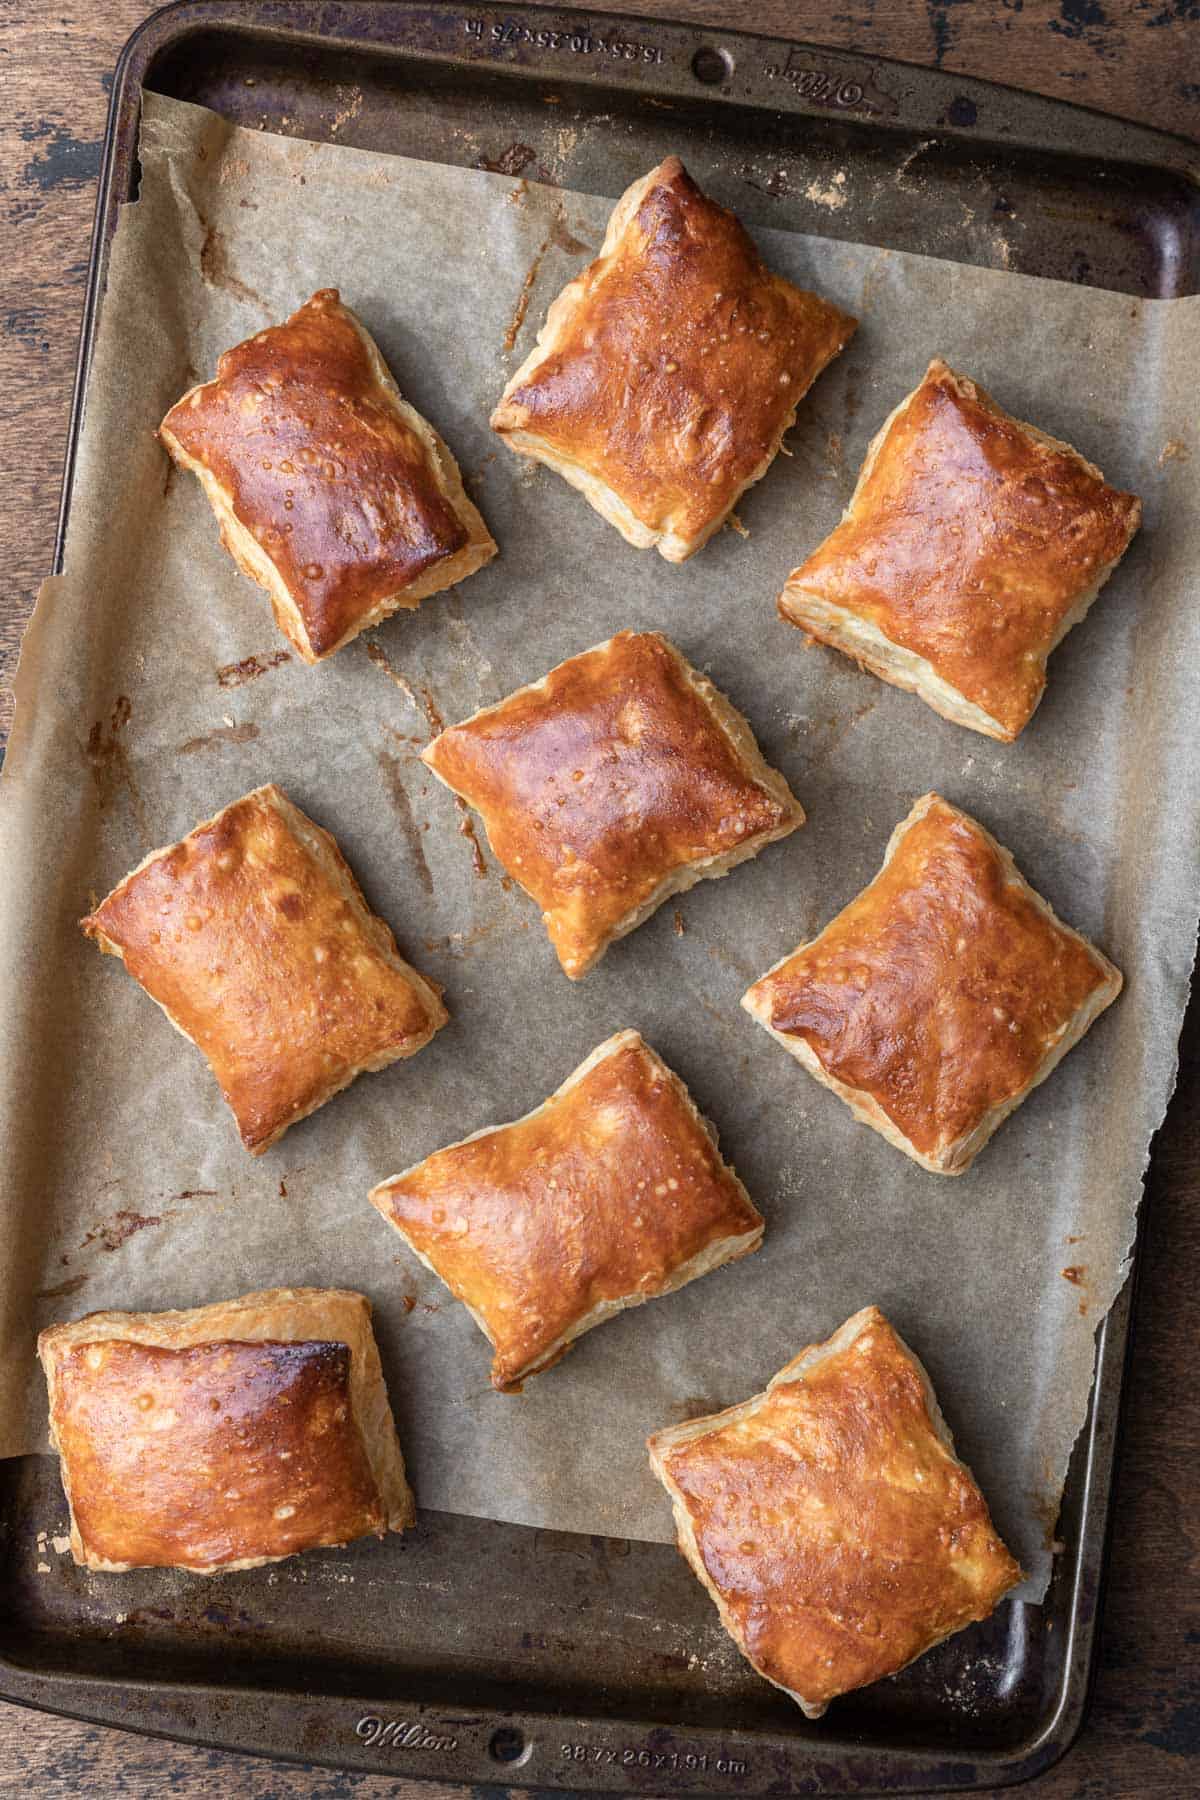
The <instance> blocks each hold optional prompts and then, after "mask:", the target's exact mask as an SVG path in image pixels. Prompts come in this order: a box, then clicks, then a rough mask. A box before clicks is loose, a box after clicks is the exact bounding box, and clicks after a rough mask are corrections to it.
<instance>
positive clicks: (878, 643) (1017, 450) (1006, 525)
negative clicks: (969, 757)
mask: <svg viewBox="0 0 1200 1800" xmlns="http://www.w3.org/2000/svg"><path fill="white" fill-rule="evenodd" d="M1141 511H1142V509H1141V502H1140V501H1139V500H1138V499H1137V498H1136V496H1135V495H1133V494H1122V493H1119V492H1118V491H1117V490H1116V489H1115V488H1111V487H1109V486H1107V484H1106V483H1105V480H1104V477H1103V475H1101V473H1100V471H1099V469H1097V468H1094V467H1093V465H1092V464H1091V463H1090V462H1087V461H1085V459H1084V458H1083V457H1082V456H1080V455H1079V453H1078V451H1076V450H1072V448H1071V446H1070V445H1069V444H1062V443H1059V441H1058V440H1057V439H1056V438H1052V437H1047V436H1046V434H1045V432H1043V431H1039V430H1038V429H1037V428H1036V426H1033V425H1025V424H1022V422H1021V421H1020V420H1019V419H1011V418H1009V416H1008V414H1007V413H1005V412H1001V410H1000V408H999V407H998V406H997V405H996V403H995V401H994V400H993V399H992V398H991V396H990V395H988V394H985V393H984V391H983V389H982V388H980V387H976V385H975V383H974V382H973V381H968V380H967V378H966V376H965V375H957V374H955V372H954V370H953V369H951V368H948V367H947V366H946V364H945V363H944V362H942V361H941V359H940V358H937V357H935V358H934V360H933V362H931V363H930V365H929V367H928V369H927V370H926V372H925V376H924V379H923V380H922V382H921V384H920V386H919V387H918V388H917V389H916V390H915V392H914V393H912V394H910V395H909V396H908V398H907V399H906V400H902V401H901V403H900V405H899V406H898V407H897V408H896V410H895V412H893V413H892V414H891V416H890V417H889V418H888V419H886V420H885V422H884V424H883V428H882V429H881V430H880V432H879V433H878V435H877V436H876V438H875V440H874V442H873V443H872V444H871V447H870V449H869V450H868V452H867V458H866V461H865V462H864V463H863V466H862V473H861V474H860V475H859V478H858V486H857V487H856V488H855V490H854V493H853V495H852V497H851V500H850V505H849V506H848V507H847V509H846V512H845V514H844V516H843V518H842V522H841V524H840V525H838V526H837V528H836V529H835V530H834V531H833V532H832V533H831V535H830V536H829V537H827V538H826V539H825V542H824V543H823V544H822V545H820V547H819V548H818V549H816V550H814V552H813V554H812V555H811V556H810V557H809V558H808V560H807V562H804V563H802V564H801V565H800V567H799V568H798V569H794V570H793V571H792V573H791V575H790V576H789V577H788V581H787V585H786V587H785V588H784V590H783V592H782V594H781V595H780V597H779V611H780V613H781V614H782V616H783V617H784V618H785V619H788V620H790V622H791V623H792V624H793V625H799V626H800V628H801V630H802V631H805V632H807V633H808V635H809V637H813V638H819V639H820V640H821V641H822V642H823V643H826V644H832V645H833V646H834V648H835V649H838V650H844V651H845V652H846V654H847V655H848V656H852V657H853V658H854V659H855V661H856V662H859V663H862V664H863V665H865V667H866V668H868V669H871V670H872V671H873V672H874V673H875V674H876V675H880V676H882V678H883V679H884V681H890V682H891V683H892V684H893V685H894V686H895V687H901V688H908V689H909V690H910V691H911V692H913V693H915V694H919V695H920V696H921V698H922V700H925V701H927V702H928V703H929V705H930V706H932V707H933V708H934V710H935V712H939V713H941V714H942V715H943V717H944V718H947V719H952V720H954V722H955V723H956V724H958V725H967V726H969V727H970V728H971V730H972V731H981V732H984V733H985V734H986V735H987V736H988V737H993V738H1000V739H1002V740H1003V741H1004V742H1006V743H1011V741H1012V739H1013V738H1015V737H1016V736H1017V734H1018V732H1019V731H1020V730H1021V729H1022V727H1023V726H1025V725H1026V724H1028V722H1029V719H1030V717H1031V716H1032V714H1033V712H1034V709H1035V708H1036V706H1037V704H1038V701H1039V700H1040V699H1041V697H1042V692H1043V690H1044V688H1045V686H1046V658H1047V657H1048V656H1049V654H1050V652H1051V651H1052V650H1053V649H1054V647H1055V645H1056V644H1057V643H1058V642H1059V641H1060V639H1061V638H1063V637H1065V636H1066V634H1067V632H1068V631H1069V630H1070V629H1071V627H1072V625H1077V624H1078V623H1079V621H1080V620H1081V619H1082V618H1083V616H1084V614H1085V613H1086V612H1087V610H1088V607H1089V606H1090V605H1091V604H1092V601H1093V600H1094V599H1095V598H1096V595H1097V594H1098V593H1099V592H1100V589H1101V588H1102V587H1103V586H1104V583H1105V582H1106V581H1107V580H1108V578H1109V576H1110V575H1111V574H1112V572H1113V570H1114V569H1115V568H1116V566H1117V564H1118V562H1120V560H1121V558H1122V556H1123V555H1124V554H1125V551H1126V548H1127V547H1128V544H1129V541H1130V539H1131V538H1132V537H1133V534H1134V532H1135V531H1136V530H1137V528H1138V524H1139V522H1140V520H1141Z"/></svg>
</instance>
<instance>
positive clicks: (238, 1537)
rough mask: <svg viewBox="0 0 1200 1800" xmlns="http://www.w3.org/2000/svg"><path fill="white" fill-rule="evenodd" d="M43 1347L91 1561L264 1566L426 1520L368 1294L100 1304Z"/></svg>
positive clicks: (75, 1513)
mask: <svg viewBox="0 0 1200 1800" xmlns="http://www.w3.org/2000/svg"><path fill="white" fill-rule="evenodd" d="M38 1355H39V1356H40V1357H41V1360H42V1365H43V1368H44V1369H45V1373H46V1382H47V1386H48V1388H49V1395H50V1433H51V1438H52V1440H53V1443H54V1447H55V1449H56V1450H57V1451H58V1453H59V1456H60V1458H61V1468H62V1479H63V1487H64V1489H65V1490H66V1495H67V1500H68V1502H69V1504H70V1509H71V1552H72V1554H73V1556H74V1558H75V1561H76V1562H77V1563H82V1564H84V1565H85V1566H86V1567H87V1568H89V1569H103V1570H118V1571H119V1570H124V1569H133V1568H152V1567H153V1568H159V1567H167V1568H177V1569H188V1570H191V1571H192V1572H194V1573H196V1574H213V1573H215V1572H217V1571H219V1570H224V1569H252V1568H256V1567H257V1566H258V1565H259V1564H260V1563H267V1562H276V1561H278V1560H279V1558H280V1557H284V1556H293V1555H295V1554H296V1552H297V1551H300V1550H311V1549H313V1548H315V1547H316V1546H317V1545H321V1544H344V1543H347V1542H348V1541H349V1540H350V1539H351V1538H357V1537H362V1536H363V1535H364V1534H365V1533H367V1532H374V1533H376V1535H377V1536H380V1537H382V1536H383V1534H384V1532H385V1531H402V1530H403V1529H404V1527H405V1526H407V1525H411V1524H412V1523H413V1521H414V1518H415V1511H414V1507H413V1499H412V1494H411V1493H410V1491H409V1487H408V1483H407V1481H406V1479H405V1474H404V1461H403V1458H402V1457H401V1454H400V1446H399V1443H398V1442H397V1439H396V1430H395V1426H394V1424H393V1422H392V1413H391V1408H390V1406H389V1405H388V1397H387V1391H386V1389H385V1388H384V1384H383V1373H382V1370H381V1369H380V1366H379V1352H378V1350H377V1349H376V1347H375V1338H374V1334H373V1332H372V1330H371V1308H370V1304H369V1302H368V1301H367V1300H365V1299H364V1298H363V1296H362V1295H361V1294H355V1293H350V1292H346V1291H344V1290H341V1289H336V1288H271V1289H268V1290H267V1291H266V1292H263V1293H257V1294H246V1295H244V1296H243V1297H242V1298H241V1299H238V1300H221V1301H218V1302H217V1303H216V1304H214V1305H212V1306H198V1307H194V1308H193V1309H192V1310H190V1311H188V1312H162V1313H120V1312H101V1313H91V1314H89V1315H88V1317H87V1318H84V1319H77V1320H76V1321H75V1322H74V1323H73V1324H70V1325H54V1326H52V1327H51V1328H50V1329H49V1330H48V1331H43V1332H42V1334H41V1336H40V1338H39V1339H38Z"/></svg>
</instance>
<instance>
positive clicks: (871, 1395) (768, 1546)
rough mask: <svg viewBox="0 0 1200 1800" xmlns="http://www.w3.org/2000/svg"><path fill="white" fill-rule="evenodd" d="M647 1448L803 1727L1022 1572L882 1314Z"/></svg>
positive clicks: (979, 1607)
mask: <svg viewBox="0 0 1200 1800" xmlns="http://www.w3.org/2000/svg"><path fill="white" fill-rule="evenodd" d="M648 1447H649V1450H650V1460H651V1463H652V1465H653V1468H654V1471H655V1473H656V1475H657V1476H658V1477H659V1480H660V1481H661V1482H662V1483H663V1485H664V1487H665V1488H666V1490H667V1492H668V1493H669V1494H670V1496H671V1500H672V1503H673V1505H674V1510H675V1526H676V1530H677V1533H678V1538H679V1547H680V1549H681V1550H682V1551H683V1553H684V1555H685V1556H686V1557H687V1559H688V1561H689V1563H690V1564H691V1566H692V1568H693V1569H694V1570H695V1572H696V1575H697V1576H698V1577H699V1579H700V1581H701V1582H703V1584H704V1586H705V1587H706V1588H707V1589H708V1591H709V1593H710V1594H711V1595H712V1597H713V1599H714V1600H715V1601H716V1604H717V1608H718V1611H719V1612H720V1615H721V1622H722V1624H723V1625H724V1626H725V1629H726V1631H728V1633H729V1635H730V1636H731V1637H732V1638H733V1641H734V1643H735V1644H736V1645H737V1647H738V1649H739V1650H740V1651H741V1653H742V1655H743V1656H744V1657H745V1658H746V1660H747V1661H748V1662H749V1663H751V1664H752V1666H753V1667H754V1668H755V1669H757V1670H758V1673H759V1674H760V1675H763V1676H765V1677H766V1679H767V1680H768V1681H770V1682H773V1683H774V1685H775V1686H776V1687H779V1688H782V1689H783V1690H784V1692H785V1693H787V1694H790V1695H791V1697H792V1699H793V1700H795V1701H796V1702H797V1704H798V1705H799V1706H800V1707H801V1708H802V1709H803V1711H804V1712H805V1713H806V1714H807V1716H808V1717H809V1718H810V1719H815V1718H819V1717H820V1715H821V1714H822V1713H823V1712H824V1711H825V1709H826V1707H827V1706H828V1705H829V1702H830V1701H831V1700H833V1699H836V1697H837V1696H838V1695H839V1694H845V1693H848V1692H849V1691H850V1690H851V1689H853V1688H859V1687H864V1686H866V1684H867V1683H868V1682H872V1681H878V1680H880V1679H881V1677H883V1676H885V1675H894V1674H895V1673H896V1671H897V1670H898V1669H902V1668H904V1666H905V1664H906V1663H910V1662H912V1661H913V1659H914V1658H915V1657H918V1656H921V1655H923V1654H924V1652H925V1651H926V1650H930V1649H932V1647H933V1646H934V1644H938V1643H940V1642H941V1641H942V1639H943V1638H947V1637H950V1636H951V1635H952V1634H953V1633H954V1632H956V1631H961V1630H962V1628H963V1627H964V1626H965V1625H969V1624H971V1623H972V1622H973V1621H974V1620H976V1619H986V1618H987V1616H988V1614H989V1613H990V1612H991V1611H992V1610H993V1608H994V1607H995V1605H996V1603H997V1601H998V1600H999V1599H1000V1598H1001V1597H1002V1595H1004V1594H1005V1593H1006V1592H1007V1591H1008V1590H1009V1589H1010V1588H1011V1587H1013V1586H1015V1585H1016V1583H1017V1582H1018V1581H1020V1579H1021V1570H1020V1568H1019V1567H1018V1566H1017V1564H1016V1563H1015V1562H1014V1561H1013V1559H1012V1557H1011V1556H1010V1555H1009V1553H1008V1551H1007V1550H1006V1549H1005V1547H1004V1545H1003V1544H1002V1543H1001V1542H1000V1539H999V1538H998V1537H997V1535H996V1531H995V1527H994V1526H993V1524H992V1521H991V1519H990V1517H989V1516H988V1509H987V1506H986V1504H985V1502H984V1499H983V1496H982V1494H981V1493H980V1492H979V1489H978V1487H977V1486H976V1485H975V1482H974V1480H973V1478H972V1476H971V1472H970V1470H969V1469H968V1468H966V1467H965V1466H964V1464H962V1463H961V1462H959V1460H958V1458H957V1457H956V1456H955V1454H954V1444H953V1439H952V1438H951V1436H950V1433H949V1431H948V1430H947V1428H946V1424H945V1421H944V1420H943V1418H942V1415H941V1412H940V1411H939V1409H938V1404H937V1401H936V1399H935V1398H934V1394H933V1390H932V1388H931V1387H930V1384H929V1378H928V1376H927V1375H926V1373H925V1371H924V1369H923V1368H922V1367H921V1365H920V1363H919V1362H918V1361H917V1359H916V1357H915V1356H914V1355H913V1353H912V1351H911V1350H909V1349H908V1347H907V1345H905V1344H904V1343H903V1342H902V1341H901V1340H900V1338H899V1337H898V1336H897V1335H896V1333H895V1331H893V1329H892V1327H891V1326H890V1325H889V1324H888V1321H887V1320H886V1319H885V1318H884V1316H883V1314H882V1313H881V1312H880V1310H879V1308H878V1307H876V1306H868V1307H866V1308H864V1310H863V1311H862V1312H859V1313H856V1314H855V1315H854V1317H853V1318H851V1319H848V1320H847V1321H846V1323H845V1324H844V1325H843V1326H842V1327H841V1329H840V1330H839V1331H837V1332H835V1333H834V1335H833V1336H832V1337H831V1338H830V1339H829V1340H828V1341H827V1342H826V1343H824V1344H816V1345H811V1346H810V1347H809V1348H808V1349H806V1350H802V1351H801V1352H800V1354H799V1356H797V1357H795V1358H794V1359H793V1360H792V1361H791V1362H790V1363H788V1364H787V1366H786V1368H783V1369H781V1370H780V1371H779V1373H778V1375H776V1376H775V1377H774V1379H773V1380H772V1381H771V1383H770V1384H769V1386H768V1387H767V1389H766V1391H765V1392H764V1393H761V1394H758V1395H756V1396H755V1398H754V1399H753V1400H747V1401H746V1402H745V1403H744V1404H743V1405H741V1406H734V1407H731V1408H730V1409H729V1410H728V1411H727V1412H722V1413H717V1414H715V1415H714V1416H713V1417H711V1418H707V1419H690V1420H688V1421H687V1423H685V1424H683V1425H676V1426H673V1427H671V1428H670V1429H668V1430H666V1431H660V1432H658V1433H657V1434H656V1435H655V1436H654V1437H652V1438H650V1439H649V1444H648Z"/></svg>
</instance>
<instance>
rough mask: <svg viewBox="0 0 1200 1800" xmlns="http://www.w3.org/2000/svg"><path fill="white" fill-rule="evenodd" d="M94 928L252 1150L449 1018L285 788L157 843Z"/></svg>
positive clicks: (259, 791)
mask: <svg viewBox="0 0 1200 1800" xmlns="http://www.w3.org/2000/svg"><path fill="white" fill-rule="evenodd" d="M82 925H83V929H84V931H85V932H86V933H87V935H88V936H89V937H91V938H94V939H95V941H96V943H97V944H99V946H100V948H101V949H102V950H103V951H105V952H107V954H108V955H110V956H119V957H120V958H121V960H122V962H123V963H124V964H125V967H126V969H127V970H128V971H129V973H130V974H131V975H132V976H133V978H134V980H135V981H136V982H138V984H139V985H140V986H141V987H143V988H145V990H146V992H147V993H148V994H149V995H150V998H151V999H152V1000H157V1002H158V1004H159V1005H160V1006H161V1007H162V1009H163V1011H164V1012H165V1013H166V1015H167V1017H168V1019H170V1021H171V1023H172V1025H174V1027H175V1029H176V1030H177V1031H180V1032H182V1033H183V1036H184V1037H186V1038H190V1039H191V1041H192V1043H193V1044H195V1045H196V1046H197V1048H198V1049H200V1050H202V1051H203V1052H204V1055H205V1056H206V1057H207V1059H208V1064H209V1067H210V1068H211V1070H212V1072H213V1074H214V1075H215V1076H216V1078H217V1081H218V1083H219V1084H220V1088H221V1092H222V1094H223V1095H224V1097H225V1100H226V1102H227V1103H228V1105H229V1107H230V1108H231V1110H232V1112H233V1115H234V1117H235V1119H236V1120H237V1124H238V1130H239V1131H240V1132H241V1135H242V1142H243V1143H244V1144H245V1146H246V1148H247V1150H249V1151H250V1152H251V1154H252V1155H255V1156H259V1155H261V1154H262V1152H263V1151H264V1150H269V1149H270V1147H271V1145H272V1144H273V1143H275V1142H276V1140H277V1139H278V1138H281V1137H282V1136H283V1134H284V1132H285V1131H286V1130H287V1128H288V1126H289V1125H294V1124H295V1123H296V1121H297V1119H303V1118H305V1117H306V1116H307V1115H308V1114H309V1113H311V1112H315V1111H316V1109H317V1107H318V1106H324V1104H325V1102H326V1100H329V1099H331V1098H332V1096H333V1095H334V1094H336V1093H338V1092H339V1090H340V1089H341V1088H344V1087H347V1086H348V1085H349V1083H350V1082H352V1081H353V1080H354V1078H355V1076H356V1075H361V1074H362V1073H363V1071H364V1070H366V1069H383V1068H386V1067H387V1065H388V1063H392V1062H396V1061H398V1060H399V1059H400V1058H401V1057H404V1056H412V1055H413V1054H414V1053H415V1052H416V1051H418V1050H420V1049H421V1048H422V1046H423V1045H425V1044H427V1043H428V1042H429V1040H430V1038H431V1037H432V1036H433V1034H434V1032H435V1031H437V1030H438V1029H439V1028H440V1027H441V1026H442V1025H444V1024H445V1023H446V1020H447V1018H448V1016H449V1015H448V1014H447V1012H446V1009H445V1007H444V1006H443V1005H442V1000H441V989H440V988H439V987H438V986H437V984H436V983H435V982H432V981H426V980H425V978H424V977H423V976H421V975H418V974H417V971H416V970H415V969H413V968H410V966H409V965H408V963H406V962H405V961H404V958H403V957H402V956H401V955H400V953H399V952H398V950H397V949H396V941H395V939H394V938H393V936H392V934H391V932H390V931H389V930H388V927H387V926H386V925H385V924H384V922H383V920H382V919H380V918H377V917H376V915H375V914H374V913H372V912H371V911H370V910H369V909H368V907H367V903H366V901H365V900H364V899H363V896H362V894H361V892H360V890H359V886H358V883H357V882H356V881H355V879H354V876H353V875H352V874H351V872H350V869H349V867H348V865H347V863H346V861H345V858H344V857H343V856H342V853H341V851H340V850H339V849H338V847H337V844H336V843H335V842H334V840H333V838H332V837H330V835H329V833H328V832H327V831H322V830H321V828H320V826H319V825H314V823H313V821H312V820H311V819H310V818H308V817H307V816H306V815H305V814H304V813H302V812H301V811H300V809H299V807H298V806H293V805H292V803H291V801H290V800H289V799H288V797H287V795H286V794H284V793H283V792H282V790H281V789H279V788H277V787H275V786H274V785H268V786H266V787H260V788H255V789H254V791H253V792H252V793H249V794H246V795H245V796H244V797H243V798H242V799H241V800H235V801H234V802H233V804H232V805H231V806H227V807H226V808H225V809H224V811H223V812H219V813H217V814H216V816H215V817H214V818H211V819H206V820H205V821H204V822H203V823H202V824H200V825H197V826H196V829H195V830H194V831H190V832H189V833H188V835H187V837H185V838H183V839H182V840H181V842H179V843H178V844H172V845H170V846H169V847H168V848H167V849H165V850H153V851H151V853H150V855H149V856H148V857H146V858H145V860H144V861H143V862H141V863H139V864H138V866H137V868H136V869H134V870H133V872H132V873H131V874H129V875H127V876H126V877H125V879H124V881H122V882H119V883H118V884H117V886H116V887H115V888H114V889H113V891H112V893H111V894H109V896H108V898H107V899H106V900H102V901H101V903H100V905H99V906H98V907H97V908H96V910H95V911H94V912H92V913H89V914H88V916H87V918H86V919H84V920H83V921H82Z"/></svg>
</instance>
